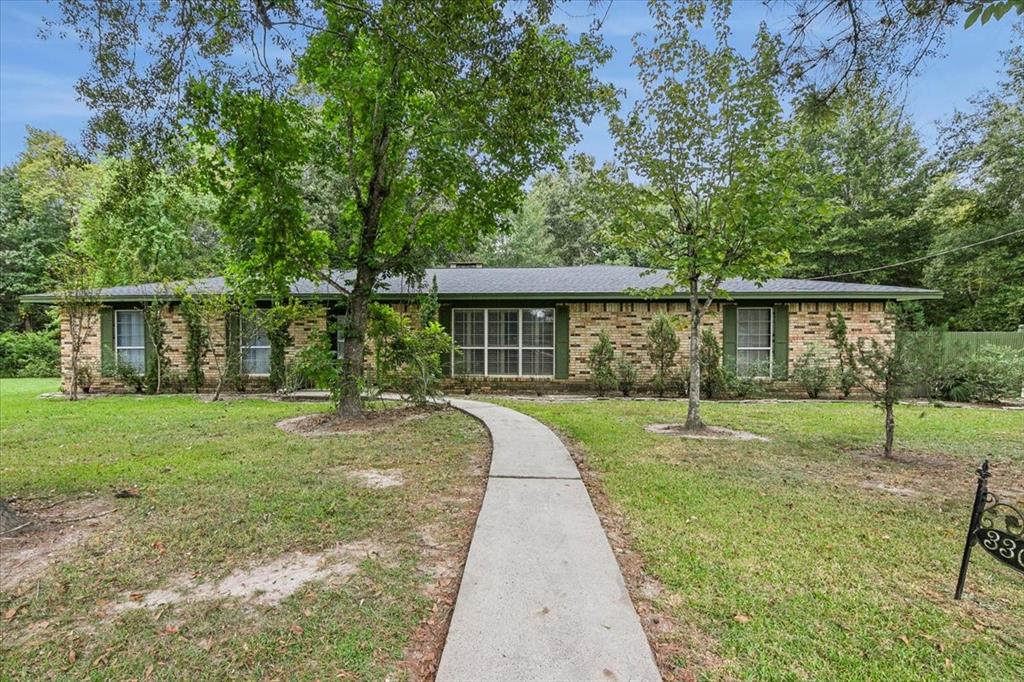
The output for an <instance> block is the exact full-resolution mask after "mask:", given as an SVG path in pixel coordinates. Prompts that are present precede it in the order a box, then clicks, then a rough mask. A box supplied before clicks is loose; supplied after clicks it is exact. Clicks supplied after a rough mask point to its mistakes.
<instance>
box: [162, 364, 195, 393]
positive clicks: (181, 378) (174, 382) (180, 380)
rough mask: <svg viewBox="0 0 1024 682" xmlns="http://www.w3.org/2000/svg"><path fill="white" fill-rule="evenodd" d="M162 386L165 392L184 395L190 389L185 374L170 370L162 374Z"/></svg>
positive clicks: (186, 374)
mask: <svg viewBox="0 0 1024 682" xmlns="http://www.w3.org/2000/svg"><path fill="white" fill-rule="evenodd" d="M162 385H163V389H164V390H165V391H170V392H171V393H184V392H185V391H187V390H188V389H189V388H190V386H191V382H190V381H189V377H188V373H187V372H181V371H178V370H176V369H172V370H168V371H167V372H165V373H164V376H163V382H162Z"/></svg>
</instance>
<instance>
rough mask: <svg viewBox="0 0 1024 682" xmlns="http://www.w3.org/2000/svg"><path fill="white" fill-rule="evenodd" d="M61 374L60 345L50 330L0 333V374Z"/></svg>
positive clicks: (38, 375)
mask: <svg viewBox="0 0 1024 682" xmlns="http://www.w3.org/2000/svg"><path fill="white" fill-rule="evenodd" d="M59 375H60V344H59V343H58V340H57V334H56V333H55V332H51V331H38V332H13V331H11V332H3V333H0V377H55V376H59Z"/></svg>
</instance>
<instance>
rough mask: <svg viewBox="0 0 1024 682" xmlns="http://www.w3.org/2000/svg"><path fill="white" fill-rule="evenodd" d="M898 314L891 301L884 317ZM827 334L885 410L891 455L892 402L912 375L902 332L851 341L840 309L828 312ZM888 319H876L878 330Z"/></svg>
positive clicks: (885, 451)
mask: <svg viewBox="0 0 1024 682" xmlns="http://www.w3.org/2000/svg"><path fill="white" fill-rule="evenodd" d="M899 314H900V311H899V306H898V305H890V306H889V307H888V309H887V311H886V317H887V318H889V321H890V322H891V321H892V320H893V319H894V318H895V317H897V316H898V315H899ZM826 324H827V329H828V334H829V338H830V339H831V340H832V343H833V344H835V348H836V351H837V352H838V353H839V355H840V357H848V358H852V359H853V362H852V363H851V364H850V365H849V366H848V367H847V369H848V371H850V372H852V376H853V378H854V380H855V381H856V382H857V385H858V386H860V387H861V388H862V389H864V390H865V391H866V392H867V393H868V394H870V395H871V396H872V397H873V398H874V399H875V403H876V404H877V405H879V406H880V407H881V408H882V409H883V411H884V412H885V443H884V445H883V456H884V457H886V458H887V459H888V458H891V457H892V446H893V441H894V439H895V437H896V413H895V409H894V408H895V405H896V402H897V401H898V400H899V398H900V396H901V395H902V393H903V391H905V390H906V388H907V386H908V384H909V383H910V381H911V379H912V376H913V365H912V363H911V362H910V357H909V354H908V353H907V348H906V344H905V343H904V342H903V338H902V335H901V334H894V335H893V336H892V338H891V339H890V340H887V341H878V339H874V338H872V339H870V341H868V342H865V340H864V339H863V338H859V339H857V341H856V343H854V342H853V341H852V340H851V339H850V338H849V336H848V335H847V328H846V318H845V317H844V316H843V314H842V312H839V311H836V312H834V313H831V314H829V316H828V320H827V323H826ZM887 324H888V322H881V323H879V329H880V331H885V330H886V325H887Z"/></svg>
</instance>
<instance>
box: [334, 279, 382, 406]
mask: <svg viewBox="0 0 1024 682" xmlns="http://www.w3.org/2000/svg"><path fill="white" fill-rule="evenodd" d="M375 279H376V275H375V274H374V273H372V272H371V271H370V270H369V268H365V267H360V268H358V269H357V271H356V281H355V285H354V286H353V287H352V291H351V292H350V293H349V296H348V310H347V311H346V318H345V319H346V328H345V330H344V338H345V351H344V353H343V355H342V360H341V391H340V394H341V395H340V398H339V400H338V416H340V417H344V418H347V419H351V418H355V417H361V416H362V415H363V395H362V388H363V375H364V372H363V352H364V350H365V348H366V327H367V322H368V320H369V313H370V296H371V294H372V291H373V282H374V280H375Z"/></svg>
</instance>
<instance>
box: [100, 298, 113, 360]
mask: <svg viewBox="0 0 1024 682" xmlns="http://www.w3.org/2000/svg"><path fill="white" fill-rule="evenodd" d="M113 375H114V311H113V310H111V309H110V308H100V376H104V377H109V376H113Z"/></svg>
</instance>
